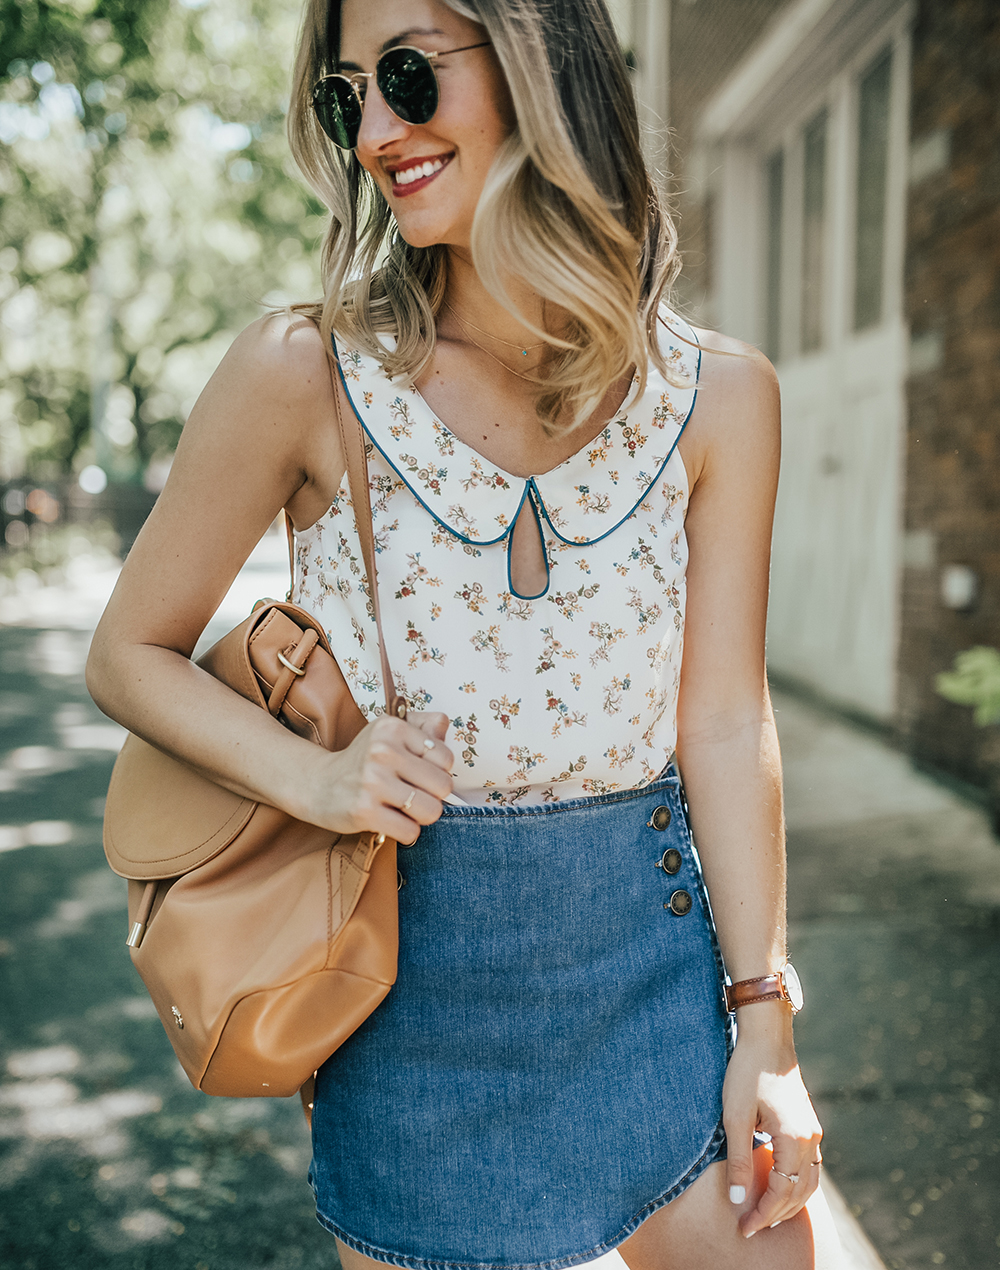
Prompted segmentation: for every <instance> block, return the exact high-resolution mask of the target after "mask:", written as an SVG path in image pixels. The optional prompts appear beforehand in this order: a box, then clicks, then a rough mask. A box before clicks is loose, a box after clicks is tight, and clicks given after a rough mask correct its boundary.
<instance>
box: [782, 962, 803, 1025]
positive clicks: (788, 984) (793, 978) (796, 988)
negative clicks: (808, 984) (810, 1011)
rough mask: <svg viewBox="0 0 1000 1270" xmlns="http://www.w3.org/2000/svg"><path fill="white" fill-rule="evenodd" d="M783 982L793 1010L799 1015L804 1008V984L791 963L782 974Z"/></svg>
mask: <svg viewBox="0 0 1000 1270" xmlns="http://www.w3.org/2000/svg"><path fill="white" fill-rule="evenodd" d="M781 981H782V983H783V984H784V985H785V991H786V992H787V993H788V1000H789V1001H790V1002H791V1005H792V1009H793V1010H794V1011H795V1013H796V1014H798V1012H799V1011H800V1010H801V1009H802V1006H803V996H802V982H801V980H800V979H799V976H798V975H797V974H796V973H795V967H794V966H793V965H792V963H791V962H790V961H789V962H788V963H787V964H786V965H785V968H784V970H783V971H782V972H781Z"/></svg>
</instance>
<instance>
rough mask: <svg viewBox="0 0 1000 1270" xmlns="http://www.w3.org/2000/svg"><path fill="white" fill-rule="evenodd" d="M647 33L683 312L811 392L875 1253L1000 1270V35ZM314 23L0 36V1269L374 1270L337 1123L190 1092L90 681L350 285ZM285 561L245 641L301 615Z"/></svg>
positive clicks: (795, 761) (838, 971)
mask: <svg viewBox="0 0 1000 1270" xmlns="http://www.w3.org/2000/svg"><path fill="white" fill-rule="evenodd" d="M611 7H612V9H613V13H614V17H615V21H616V23H617V25H618V29H619V35H620V38H621V41H622V45H623V47H624V48H625V49H626V50H627V53H628V56H629V61H630V65H631V66H632V67H633V73H634V78H635V84H636V91H637V95H638V98H639V101H640V106H641V111H642V115H643V120H644V124H645V127H646V129H647V134H648V146H649V151H650V156H651V158H652V159H653V161H654V162H655V163H656V165H657V167H658V169H659V170H660V172H661V174H662V177H663V180H664V183H665V185H666V186H667V188H668V189H669V192H670V195H671V198H672V200H673V204H674V207H675V209H676V212H677V215H678V224H679V230H680V238H681V250H682V253H683V257H684V271H683V274H682V276H681V279H680V282H679V286H678V292H677V300H676V303H677V307H678V308H679V309H680V310H681V311H682V312H683V313H684V314H685V315H686V316H688V317H689V318H690V319H691V320H692V321H694V322H695V323H700V324H703V325H707V326H712V327H718V328H720V329H723V330H725V331H727V332H728V333H730V334H733V335H736V336H739V337H741V338H743V339H745V340H747V341H749V342H750V343H752V344H755V345H757V346H758V347H761V348H763V349H764V350H765V352H766V353H767V354H768V356H769V357H771V359H772V360H773V361H774V362H775V365H776V366H777V369H778V373H779V376H780V379H781V383H782V392H783V401H784V432H783V434H784V458H783V470H782V481H781V488H780V492H779V505H778V514H777V521H776V528H775V538H774V561H773V570H772V589H773V593H772V605H771V619H770V632H769V662H770V671H771V675H772V680H773V684H774V686H775V690H776V700H777V703H778V710H779V716H778V717H779V728H780V730H781V734H782V742H783V748H784V753H785V759H786V769H787V786H788V818H789V850H790V907H791V916H792V924H791V932H790V933H791V941H792V948H793V953H794V955H795V958H796V961H797V962H799V963H801V964H800V970H804V978H805V980H806V987H807V990H808V991H809V994H810V1008H809V1011H808V1012H807V1013H804V1014H803V1016H802V1019H801V1026H800V1027H799V1029H798V1032H799V1036H800V1048H801V1053H802V1061H803V1066H804V1068H805V1070H806V1074H807V1077H808V1079H809V1081H810V1084H811V1087H812V1089H813V1091H814V1094H815V1096H816V1098H817V1101H818V1103H819V1104H820V1109H821V1112H822V1115H823V1118H824V1122H825V1124H826V1125H827V1140H826V1143H825V1146H824V1150H825V1154H826V1159H827V1161H828V1164H829V1165H830V1174H831V1176H832V1178H833V1179H834V1180H835V1182H836V1183H837V1186H838V1187H839V1188H840V1191H842V1192H843V1195H844V1199H845V1202H846V1205H847V1207H846V1208H845V1209H844V1210H843V1211H844V1214H847V1212H848V1210H849V1211H850V1212H851V1213H853V1214H854V1216H855V1217H857V1218H859V1219H860V1223H861V1227H863V1228H864V1231H866V1232H867V1236H865V1235H863V1234H861V1232H860V1228H858V1227H856V1226H855V1227H853V1229H854V1230H855V1232H856V1234H855V1235H852V1236H851V1238H852V1239H854V1243H853V1244H852V1256H853V1257H854V1259H855V1263H856V1264H857V1265H858V1266H862V1265H863V1266H865V1267H874V1266H878V1265H884V1266H886V1267H890V1270H903V1268H906V1270H909V1268H916V1267H920V1268H922V1267H924V1266H928V1267H929V1266H936V1265H949V1266H955V1267H967V1268H968V1270H980V1268H981V1267H986V1266H995V1265H1000V1214H998V1210H1000V1202H998V1196H1000V1137H998V1134H997V1112H996V1108H997V1099H998V1097H1000V1057H998V1056H1000V1022H998V1017H997V1011H996V1008H995V992H994V991H993V984H994V982H995V981H996V977H997V974H998V972H1000V945H998V941H997V932H998V928H1000V850H998V844H997V840H996V837H995V830H996V828H997V825H998V823H1000V727H998V724H1000V651H998V647H1000V7H998V5H997V3H996V0H615V2H614V3H613V4H612V6H611ZM298 20H299V6H298V4H297V3H296V0H58V2H56V0H0V540H2V541H0V803H2V806H0V920H2V927H0V983H2V984H3V995H2V999H0V1010H2V1013H0V1049H2V1051H3V1057H2V1061H3V1063H4V1064H5V1065H6V1066H5V1069H4V1070H5V1075H4V1076H3V1078H2V1079H0V1197H2V1199H0V1265H2V1266H4V1267H7V1266H10V1267H15V1266H16V1267H23V1270H47V1268H48V1267H50V1266H53V1267H55V1266H60V1267H61V1266H64V1265H67V1264H68V1265H73V1266H82V1267H91V1266H93V1267H105V1266H107V1267H113V1270H118V1268H119V1267H126V1266H127V1267H133V1266H134V1267H136V1268H137V1270H145V1268H149V1270H153V1268H154V1267H155V1268H156V1270H159V1267H161V1266H162V1267H167V1266H171V1267H173V1266H183V1267H191V1270H224V1268H228V1267H230V1266H234V1267H235V1266H237V1265H254V1266H256V1265H261V1266H265V1265H266V1266H275V1267H285V1266H289V1267H292V1266H294V1267H298V1266H303V1267H304V1266H309V1267H311V1266H317V1267H319V1266H327V1265H334V1264H335V1258H334V1257H333V1253H332V1250H331V1249H330V1247H329V1240H328V1238H327V1237H326V1236H324V1235H323V1234H322V1232H320V1231H319V1228H318V1227H316V1226H315V1225H314V1224H312V1219H311V1218H310V1216H309V1213H310V1197H309V1193H308V1189H307V1188H306V1186H305V1183H304V1181H303V1178H304V1173H305V1169H306V1167H307V1163H308V1154H309V1153H308V1143H307V1140H306V1137H305V1133H304V1128H303V1126H302V1124H301V1123H300V1117H299V1113H298V1110H297V1107H294V1106H290V1105H287V1104H281V1103H275V1102H256V1101H252V1102H249V1101H248V1102H245V1103H239V1102H228V1101H219V1100H211V1101H210V1100H207V1099H205V1098H204V1097H203V1096H201V1095H199V1094H196V1093H194V1092H193V1091H191V1090H190V1089H188V1088H187V1087H186V1085H185V1084H184V1082H183V1081H182V1080H181V1079H180V1078H179V1077H178V1074H177V1073H178V1070H179V1069H178V1068H177V1066H176V1064H175V1063H174V1060H173V1058H172V1054H171V1052H170V1050H169V1047H168V1046H167V1044H166V1042H165V1040H164V1038H163V1036H162V1032H161V1030H160V1025H159V1023H158V1021H157V1020H156V1018H155V1015H153V1014H152V1011H151V1007H150V1006H148V1004H147V1002H146V999H145V997H144V996H143V994H142V990H141V985H139V983H138V980H137V979H136V978H135V977H134V975H133V973H132V971H131V967H130V965H129V962H128V960H127V956H126V954H125V950H124V947H123V946H122V945H123V939H124V922H125V918H124V893H123V887H122V886H121V885H119V884H118V883H117V882H116V880H115V879H114V878H113V877H112V876H111V875H110V874H109V873H107V872H106V870H105V869H104V867H103V865H102V855H101V849H100V818H101V814H102V809H103V794H104V790H105V788H106V785H107V778H108V774H109V772H110V767H111V763H112V762H113V759H114V755H115V753H116V752H117V749H118V748H119V746H120V744H121V740H122V732H121V729H119V728H117V726H116V725H113V724H111V723H109V722H108V721H107V720H103V719H102V718H101V716H100V715H99V713H98V712H97V711H96V709H95V708H94V707H93V705H92V704H91V703H90V702H89V699H88V698H87V696H86V691H85V688H84V685H83V680H82V666H83V661H84V659H85V656H86V649H87V646H88V644H89V639H90V634H91V632H92V630H93V626H94V623H95V622H96V619H97V616H98V615H99V613H100V609H101V607H102V605H103V603H104V602H105V600H106V597H107V595H108V594H109V592H110V588H111V586H113V583H114V579H115V577H116V574H117V568H118V565H119V564H120V560H121V558H122V556H123V554H124V553H125V552H126V551H127V550H128V548H129V546H130V545H131V542H132V541H133V540H134V538H135V535H136V533H137V532H138V530H139V528H140V526H141V524H142V522H143V519H144V518H145V516H146V515H147V514H148V512H149V509H150V508H151V506H152V505H153V502H154V501H155V498H156V496H157V493H158V492H159V490H160V489H162V487H163V483H164V481H165V479H166V476H167V473H168V471H169V467H170V461H171V455H172V452H173V448H174V446H175V444H176V441H177V437H178V435H179V433H180V430H181V428H182V426H183V423H184V420H185V418H186V416H187V414H188V412H189V410H190V408H191V406H192V404H193V402H194V400H195V398H196V397H197V395H198V393H199V392H200V390H201V388H202V387H203V386H204V384H205V382H206V380H207V379H208V377H209V375H210V374H211V372H212V370H213V369H214V367H215V366H216V365H217V363H218V361H219V360H220V358H221V356H222V354H223V353H224V351H225V349H226V348H227V347H228V345H229V343H230V342H231V340H232V339H233V338H234V336H235V335H236V333H237V332H238V331H239V330H240V329H241V328H242V327H243V326H244V325H246V324H247V323H248V322H249V321H252V320H253V319H254V318H255V317H256V316H258V315H259V314H260V312H261V311H262V306H265V305H274V304H282V303H285V302H286V301H288V300H298V299H309V298H313V297H315V296H317V295H318V294H319V289H320V284H319V272H318V261H317V255H318V251H317V248H318V244H319V241H320V237H321V235H322V232H323V229H324V226H325V223H326V220H325V212H324V209H323V207H322V206H321V204H319V203H318V202H317V201H316V200H315V199H314V198H313V197H312V195H311V194H310V192H309V191H308V190H307V188H306V187H305V185H304V184H303V182H302V181H301V179H300V178H299V176H298V175H297V173H296V171H295V169H294V167H293V165H292V163H291V160H290V157H289V155H288V150H287V144H286V142H285V137H284V115H285V110H286V106H287V95H288V91H289V83H290V68H291V62H292V57H293V52H294V43H295V33H296V27H297V23H298ZM665 127H666V128H668V129H669V132H668V131H665ZM282 552H283V546H282V544H281V542H280V540H279V539H277V538H265V540H264V541H263V542H262V544H261V546H260V547H259V548H258V550H257V552H256V553H255V555H254V557H253V558H252V560H251V561H250V563H249V564H248V567H247V569H246V570H245V571H244V573H243V574H242V575H241V578H240V579H239V580H238V581H237V584H236V585H235V586H234V589H233V592H232V593H231V595H230V596H229V597H228V598H227V601H226V603H225V604H224V605H223V608H222V609H221V610H220V613H219V614H218V615H217V619H216V621H215V623H213V627H212V630H211V632H210V633H209V636H211V635H212V634H217V633H221V631H222V630H223V629H225V628H226V627H227V626H229V625H232V624H233V623H235V622H236V621H238V620H239V619H240V618H241V617H242V616H243V615H244V614H245V612H246V611H247V609H248V607H249V605H250V603H252V601H253V599H255V598H256V597H257V596H258V595H260V594H265V593H279V592H281V591H283V590H284V587H285V582H284V576H283V572H282V570H283V567H284V565H283V561H282ZM844 1220H845V1221H846V1222H848V1224H849V1222H850V1219H849V1217H846V1216H845V1218H844ZM846 1229H848V1225H845V1230H846ZM867 1239H870V1241H871V1242H870V1243H869V1242H867Z"/></svg>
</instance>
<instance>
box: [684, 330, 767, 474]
mask: <svg viewBox="0 0 1000 1270" xmlns="http://www.w3.org/2000/svg"><path fill="white" fill-rule="evenodd" d="M695 334H696V336H697V338H698V342H699V343H700V345H701V347H702V350H703V353H702V358H701V367H700V371H699V377H698V398H697V403H696V407H695V411H694V414H693V415H692V418H691V423H690V424H689V426H688V428H687V429H686V431H685V436H684V438H683V441H684V443H685V444H684V447H683V449H684V459H685V463H686V464H687V466H688V468H689V472H691V475H692V477H693V478H696V477H697V476H698V475H699V474H701V473H702V472H703V471H706V470H711V469H715V468H718V467H719V466H720V465H722V466H729V465H730V464H732V465H736V466H740V467H745V466H746V465H748V464H749V465H750V466H751V467H752V468H754V469H757V470H758V471H760V470H761V468H765V469H766V468H771V467H773V468H774V469H775V470H776V468H777V462H778V453H779V449H780V441H781V404H780V392H779V387H778V377H777V374H776V373H775V370H774V367H773V366H772V365H771V363H770V362H769V361H768V359H767V358H766V357H765V356H764V354H763V353H762V352H761V351H760V350H759V349H757V348H754V347H753V345H752V344H745V343H744V342H743V341H742V340H738V339H734V338H733V337H732V336H729V335H723V334H721V333H720V332H718V331H710V330H704V329H696V330H695Z"/></svg>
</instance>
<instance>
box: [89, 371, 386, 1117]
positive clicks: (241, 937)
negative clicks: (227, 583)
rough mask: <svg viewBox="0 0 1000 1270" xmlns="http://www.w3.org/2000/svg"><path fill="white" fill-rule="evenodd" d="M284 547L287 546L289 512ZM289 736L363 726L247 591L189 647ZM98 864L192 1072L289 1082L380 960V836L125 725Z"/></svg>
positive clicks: (303, 632)
mask: <svg viewBox="0 0 1000 1270" xmlns="http://www.w3.org/2000/svg"><path fill="white" fill-rule="evenodd" d="M334 400H335V402H336V407H337V421H338V424H339V427H340V432H341V436H342V438H343V443H344V452H345V455H346V458H347V471H348V477H349V481H350V489H351V497H352V501H353V503H354V507H355V516H356V520H357V525H358V532H359V536H360V539H361V546H362V554H363V556H364V562H365V568H366V570H367V575H368V590H369V595H370V596H371V599H372V606H373V609H374V615H375V620H376V624H377V627H378V636H379V646H380V650H381V660H382V682H383V686H384V689H385V693H386V709H387V710H388V711H389V712H390V713H391V714H394V715H397V716H398V717H400V718H405V717H406V703H405V701H404V700H403V699H402V698H401V697H400V696H398V695H397V694H396V692H395V680H394V678H393V675H392V671H391V669H390V668H389V663H388V659H387V657H386V654H385V640H384V638H383V636H382V622H381V617H380V614H379V605H378V588H377V577H376V569H375V551H374V541H373V536H372V517H371V501H370V492H369V487H368V464H367V458H366V454H365V443H364V435H363V433H362V431H361V425H360V423H359V422H358V420H357V419H356V417H355V416H354V415H353V412H352V414H351V421H352V422H351V424H350V425H349V426H345V422H344V416H343V412H342V410H341V404H340V390H339V385H338V384H336V383H334ZM288 530H289V548H290V550H289V554H290V556H291V546H292V538H291V525H290V522H289V524H288ZM198 665H199V666H201V667H202V668H203V669H204V670H207V671H208V672H209V674H211V675H214V676H215V677H216V678H217V679H219V680H221V681H222V682H223V683H225V684H227V685H228V686H229V687H230V688H232V689H233V691H234V692H238V693H240V695H241V696H243V697H246V698H247V699H248V700H249V701H252V702H254V704H255V705H258V706H260V707H261V709H264V710H268V711H269V712H270V713H271V714H272V715H274V716H275V717H276V718H278V719H280V720H281V722H282V723H283V724H284V725H285V726H286V727H288V728H290V729H291V730H292V731H293V732H296V733H298V735H299V736H303V737H306V738H307V739H309V740H310V741H313V742H314V743H315V744H317V745H322V746H325V747H326V748H327V749H329V750H341V749H344V748H345V747H346V746H347V745H349V744H350V742H351V741H352V740H353V739H354V738H355V737H356V736H357V735H358V733H359V732H360V731H361V730H362V728H363V727H364V726H365V719H364V716H363V715H362V713H361V711H360V710H359V709H358V707H357V705H356V704H355V701H354V698H353V697H352V695H351V691H350V688H349V687H348V685H347V682H346V681H345V679H344V676H343V675H342V673H341V671H340V668H339V667H338V665H337V662H336V660H335V658H334V655H333V652H332V651H331V649H330V646H329V643H328V642H327V638H326V635H325V634H324V632H323V629H322V627H321V626H320V624H319V622H318V621H317V620H316V619H315V618H314V617H312V615H311V614H309V613H307V612H306V611H305V610H304V609H302V608H300V607H298V606H297V605H295V604H291V603H288V602H277V601H271V600H265V601H260V602H259V604H258V606H257V607H256V608H255V609H254V611H253V613H252V614H251V615H250V616H249V617H248V618H247V619H246V620H245V621H244V622H242V623H241V624H240V625H239V626H237V627H236V628H235V629H234V630H232V631H230V632H229V634H228V635H226V636H224V637H223V639H221V640H220V641H219V642H218V643H217V644H216V645H215V646H214V647H213V648H211V649H210V650H209V651H208V652H207V653H206V654H205V655H204V656H203V657H201V658H200V659H199V661H198ZM104 850H105V853H106V855H107V858H108V863H109V864H110V865H111V867H112V869H114V871H115V872H116V873H118V874H119V875H120V876H121V877H123V878H127V879H128V883H129V888H128V889H129V921H130V933H129V937H128V941H127V942H128V945H129V948H130V950H131V954H132V960H133V962H134V964H135V967H136V969H137V970H138V972H139V974H140V975H141V976H142V979H143V982H144V983H145V985H146V987H147V988H148V990H149V993H150V996H151V997H152V999H153V1002H154V1004H155V1006H156V1009H157V1012H158V1014H159V1016H160V1019H161V1021H162V1023H163V1026H164V1028H165V1029H166V1032H167V1036H168V1037H169V1038H170V1041H171V1044H172V1045H173V1047H174V1049H175V1051H176V1052H177V1057H178V1058H179V1059H180V1061H181V1064H182V1065H183V1067H184V1070H185V1071H186V1072H187V1074H188V1076H189V1077H190V1079H191V1082H192V1084H194V1085H195V1086H196V1087H197V1088H198V1089H202V1090H204V1091H205V1093H208V1094H222V1095H226V1096H228V1097H231V1098H232V1097H235V1098H241V1097H254V1096H260V1095H264V1096H272V1097H281V1096H286V1095H289V1094H294V1093H295V1092H296V1090H299V1089H300V1088H301V1087H303V1086H305V1087H306V1088H305V1090H304V1091H303V1102H304V1103H305V1104H306V1106H307V1108H308V1106H309V1094H308V1088H309V1082H310V1081H311V1078H312V1075H313V1073H314V1072H315V1071H316V1069H317V1068H318V1067H319V1066H320V1064H321V1063H323V1062H324V1061H325V1059H327V1058H328V1057H329V1055H330V1054H332V1053H333V1051H334V1050H335V1049H337V1047H338V1046H339V1045H340V1044H342V1042H343V1041H344V1040H346V1039H347V1037H349V1036H350V1035H351V1033H352V1032H353V1031H354V1030H355V1028H357V1027H358V1026H359V1024H361V1023H362V1022H363V1021H364V1020H365V1019H366V1018H367V1017H368V1015H369V1014H371V1012H372V1011H373V1010H374V1009H375V1007H376V1006H377V1005H378V1004H379V1002H380V1001H382V999H383V998H384V997H385V995H386V993H387V992H388V991H389V988H390V987H391V986H392V983H393V981H394V980H395V977H396V954H397V948H398V904H397V871H396V843H395V842H394V841H392V840H391V839H387V838H385V837H384V836H383V835H381V834H373V833H360V834H353V835H338V834H336V833H333V832H331V831H330V830H328V829H321V828H319V827H317V826H316V825H308V824H304V823H303V822H301V821H298V820H296V819H294V818H293V817H292V816H290V815H288V814H287V813H285V812H283V811H278V810H277V809H276V808H274V807H268V806H266V805H264V804H263V803H255V802H253V801H251V800H250V799H247V798H242V797H240V796H239V795H238V794H234V793H231V792H230V791H229V790H226V789H223V788H222V787H221V786H219V785H216V784H215V783H213V782H212V781H211V780H209V779H207V778H206V777H204V776H202V775H200V774H199V773H198V772H196V771H194V769H193V768H191V767H188V766H187V765H186V764H185V763H183V762H180V761H179V760H178V759H175V758H172V757H171V756H169V755H167V754H164V753H163V752H162V751H160V750H158V749H156V748H155V747H154V746H152V745H148V744H147V743H146V742H145V741H143V740H141V739H140V738H139V737H137V736H132V735H130V736H129V737H128V739H127V740H126V742H125V745H124V747H123V748H122V751H121V754H120V755H119V757H118V760H117V762H116V763H115V767H114V771H113V773H112V776H111V784H110V787H109V789H108V799H107V807H106V811H105V817H104Z"/></svg>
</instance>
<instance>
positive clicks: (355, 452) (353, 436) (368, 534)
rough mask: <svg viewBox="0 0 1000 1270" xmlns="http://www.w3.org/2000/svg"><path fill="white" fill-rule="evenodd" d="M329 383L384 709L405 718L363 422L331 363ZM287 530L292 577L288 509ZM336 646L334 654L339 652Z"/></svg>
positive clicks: (292, 545) (291, 566) (291, 565)
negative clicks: (389, 647)
mask: <svg viewBox="0 0 1000 1270" xmlns="http://www.w3.org/2000/svg"><path fill="white" fill-rule="evenodd" d="M329 369H330V384H331V387H332V388H333V404H334V408H335V409H336V412H337V427H338V429H339V430H340V440H341V443H342V445H343V447H344V458H345V459H346V461H347V480H348V484H349V486H350V490H351V502H352V503H353V504H354V521H355V524H356V525H357V529H358V538H359V539H360V540H361V555H362V558H363V559H364V562H365V573H366V574H367V575H368V594H369V596H370V597H371V602H372V613H373V614H374V617H375V626H376V629H377V631H378V650H379V657H380V659H381V662H382V690H383V692H384V693H385V708H386V710H387V711H388V713H389V714H391V715H394V716H395V717H396V718H397V719H405V718H406V699H405V698H404V697H402V696H400V694H399V693H398V692H397V691H396V677H395V675H394V674H393V673H392V667H391V666H390V665H389V655H388V653H387V652H386V647H385V636H384V635H383V633H382V614H381V611H380V609H379V602H378V570H377V569H376V567H375V534H374V530H373V528H372V500H371V489H370V488H369V485H368V455H367V454H366V452H365V440H364V435H363V433H362V431H361V422H360V420H359V419H358V418H357V416H356V415H355V413H354V411H353V410H352V411H351V412H350V417H351V420H352V421H353V426H352V425H351V423H350V422H347V421H346V420H345V418H344V411H343V408H342V406H341V402H340V398H341V392H342V389H341V386H340V384H339V383H338V382H337V376H336V375H335V374H334V372H333V366H332V365H331V366H330V368H329ZM285 531H286V533H287V534H288V568H289V572H290V574H291V577H292V580H293V582H294V579H295V531H294V529H293V527H292V520H291V517H290V516H289V514H288V512H287V511H286V512H285ZM336 651H337V650H336V649H334V654H336Z"/></svg>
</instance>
